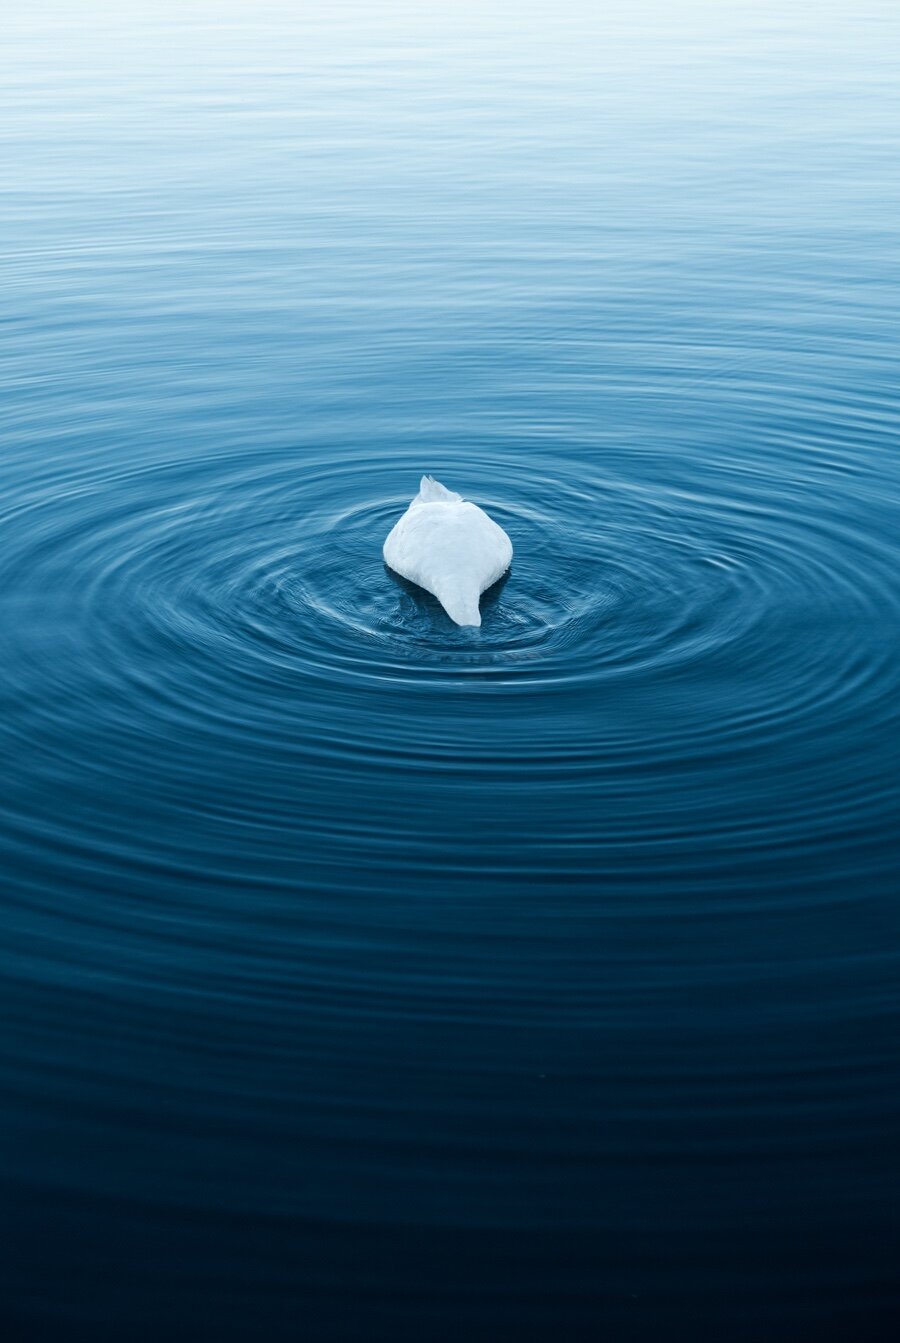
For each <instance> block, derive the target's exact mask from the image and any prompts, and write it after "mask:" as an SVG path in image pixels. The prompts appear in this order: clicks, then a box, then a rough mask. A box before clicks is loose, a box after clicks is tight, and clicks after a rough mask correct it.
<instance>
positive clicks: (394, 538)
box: [384, 476, 513, 625]
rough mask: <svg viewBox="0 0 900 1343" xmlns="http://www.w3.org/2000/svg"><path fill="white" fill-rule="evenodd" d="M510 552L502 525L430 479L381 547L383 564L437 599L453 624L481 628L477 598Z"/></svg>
mask: <svg viewBox="0 0 900 1343" xmlns="http://www.w3.org/2000/svg"><path fill="white" fill-rule="evenodd" d="M512 553H513V550H512V542H511V541H510V539H509V537H508V536H507V535H506V532H505V531H504V530H503V528H502V527H498V526H497V524H496V522H492V521H491V519H490V518H489V517H488V515H487V513H484V512H482V510H481V509H480V508H479V507H478V505H477V504H468V503H466V502H465V501H464V500H463V498H462V495H459V494H454V493H453V491H452V490H447V489H445V488H444V486H443V485H439V484H438V482H437V481H436V480H433V479H432V478H431V476H423V477H422V481H421V484H420V485H419V493H418V494H417V495H416V497H415V499H413V501H412V503H411V504H410V506H409V508H408V509H407V510H406V512H405V513H404V514H403V517H402V518H401V519H400V521H399V522H398V523H397V525H396V526H395V527H394V529H393V531H392V532H391V534H390V535H389V537H388V539H387V540H386V541H385V543H384V561H385V564H387V565H388V566H389V567H390V568H391V569H393V570H395V571H396V573H398V574H400V576H401V578H408V579H409V581H410V582H411V583H418V585H419V587H420V588H425V590H426V591H427V592H430V593H431V594H432V595H433V596H435V597H437V599H438V601H439V602H440V604H441V606H443V608H444V610H445V611H446V612H447V615H448V616H449V617H450V619H451V620H455V621H456V623H457V625H480V624H481V612H480V611H479V609H478V601H479V598H480V597H481V594H482V592H484V590H485V588H489V587H490V586H491V584H492V583H496V581H497V579H498V578H500V577H501V576H502V575H503V574H505V573H506V570H507V569H508V568H509V563H510V560H511V559H512Z"/></svg>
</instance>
